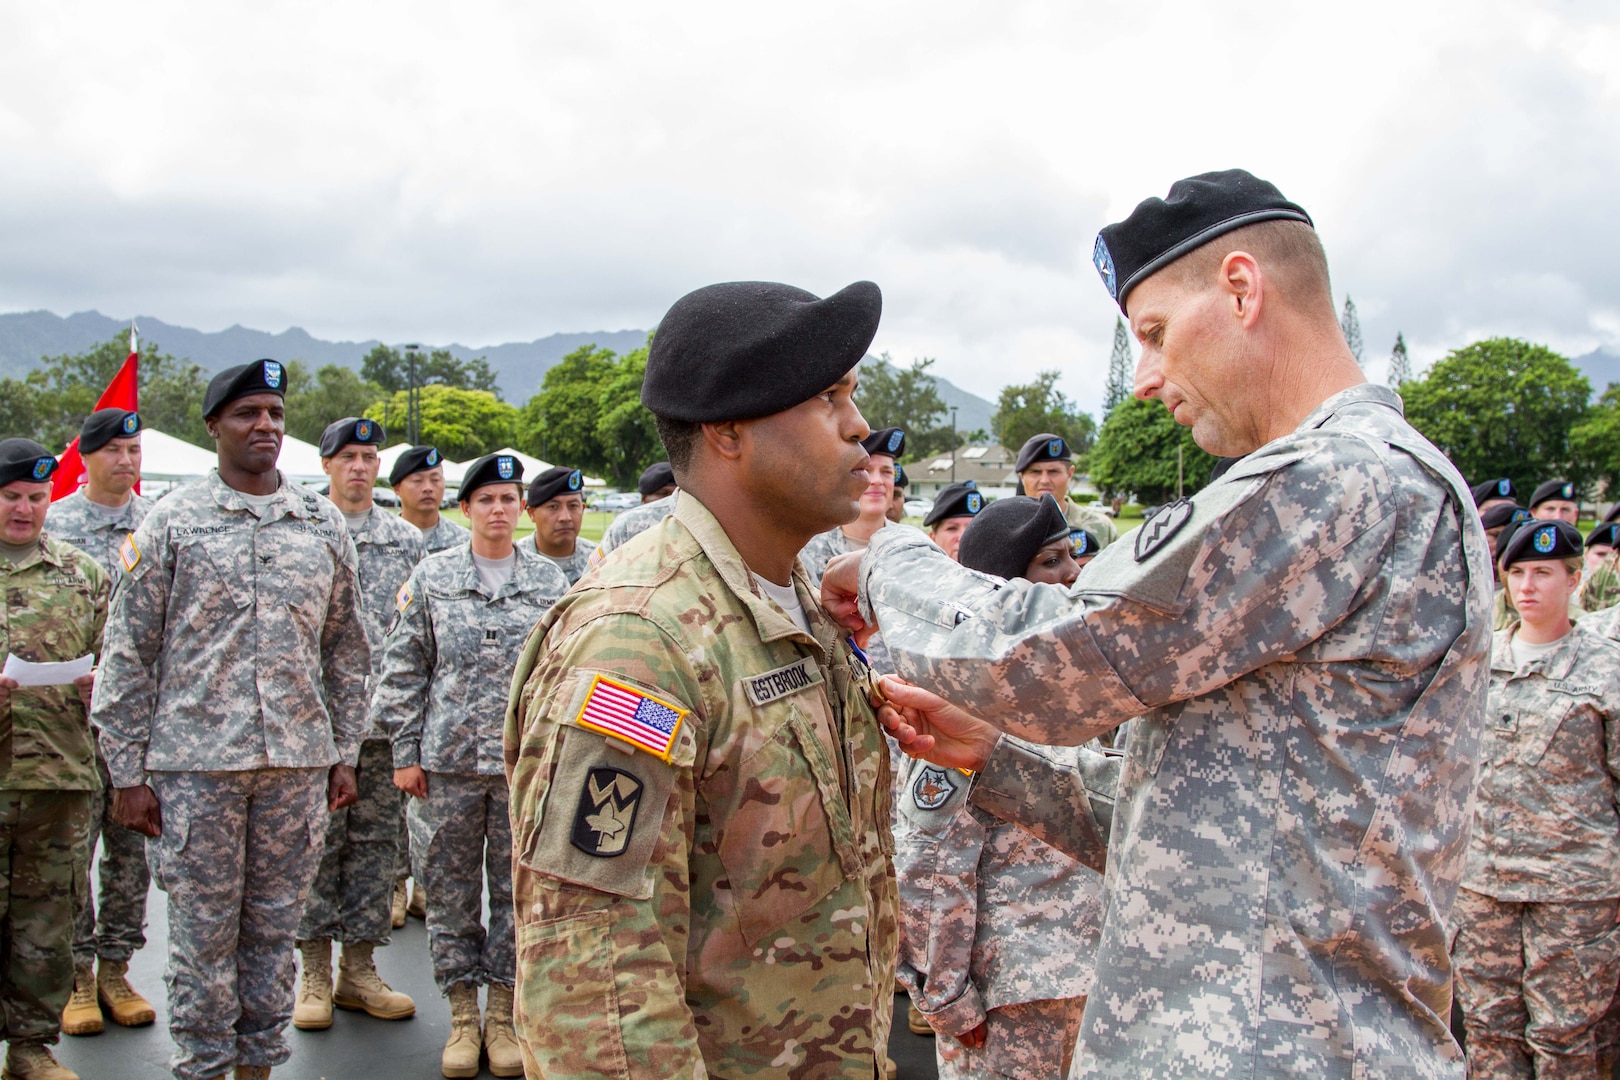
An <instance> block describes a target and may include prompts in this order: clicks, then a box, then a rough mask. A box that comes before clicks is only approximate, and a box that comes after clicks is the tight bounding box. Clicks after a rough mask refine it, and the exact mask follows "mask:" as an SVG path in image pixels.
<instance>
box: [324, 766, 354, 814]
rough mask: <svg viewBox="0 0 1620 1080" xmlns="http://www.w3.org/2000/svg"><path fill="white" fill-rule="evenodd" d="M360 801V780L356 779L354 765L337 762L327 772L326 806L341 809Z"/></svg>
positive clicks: (329, 808) (331, 808)
mask: <svg viewBox="0 0 1620 1080" xmlns="http://www.w3.org/2000/svg"><path fill="white" fill-rule="evenodd" d="M359 801H360V782H359V781H358V780H357V779H355V775H354V766H353V765H343V764H337V765H334V766H332V771H331V772H329V773H327V774H326V808H327V809H328V810H341V809H343V808H344V807H345V806H353V805H354V804H355V803H357V802H359Z"/></svg>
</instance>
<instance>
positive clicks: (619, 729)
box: [574, 674, 687, 762]
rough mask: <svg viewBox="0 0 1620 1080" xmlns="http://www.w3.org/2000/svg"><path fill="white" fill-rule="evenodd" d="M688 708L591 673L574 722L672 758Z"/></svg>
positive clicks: (650, 751)
mask: <svg viewBox="0 0 1620 1080" xmlns="http://www.w3.org/2000/svg"><path fill="white" fill-rule="evenodd" d="M686 713H687V710H686V709H683V708H681V707H680V706H679V705H676V704H674V703H673V702H670V701H667V700H665V699H663V698H660V697H656V696H655V695H653V694H650V693H648V692H647V691H645V690H641V689H638V688H637V687H634V686H631V685H630V684H629V683H626V682H620V681H619V680H618V679H613V678H609V677H608V676H606V675H601V674H596V675H593V676H591V684H590V688H589V689H588V690H587V691H586V692H585V700H584V702H583V703H582V704H581V705H580V707H579V712H578V714H577V715H575V717H574V723H575V724H577V725H578V726H580V727H582V728H586V729H588V730H590V731H596V732H600V733H601V734H603V735H606V736H607V737H608V738H610V739H617V740H619V741H620V742H623V743H627V744H629V745H630V746H632V747H634V748H635V749H637V750H642V751H645V752H646V753H649V754H651V755H652V756H653V757H656V758H658V759H659V760H661V761H666V762H667V761H669V760H670V759H671V755H672V753H673V751H674V748H675V738H676V736H677V735H678V734H680V730H681V723H682V721H684V720H685V719H686Z"/></svg>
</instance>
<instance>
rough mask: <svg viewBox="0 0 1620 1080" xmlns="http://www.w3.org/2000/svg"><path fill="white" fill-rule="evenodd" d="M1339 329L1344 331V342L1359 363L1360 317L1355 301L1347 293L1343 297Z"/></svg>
mask: <svg viewBox="0 0 1620 1080" xmlns="http://www.w3.org/2000/svg"><path fill="white" fill-rule="evenodd" d="M1339 329H1340V330H1343V331H1344V341H1345V344H1346V345H1349V346H1350V352H1351V354H1352V355H1353V356H1355V358H1356V363H1358V364H1359V363H1361V317H1360V316H1359V315H1357V314H1356V302H1355V301H1354V300H1352V299H1350V296H1349V294H1348V293H1346V294H1345V297H1344V314H1343V315H1341V316H1339Z"/></svg>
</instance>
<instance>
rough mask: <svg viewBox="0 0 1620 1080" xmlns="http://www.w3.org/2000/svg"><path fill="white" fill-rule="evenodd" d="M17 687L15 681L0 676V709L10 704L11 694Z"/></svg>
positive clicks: (17, 684)
mask: <svg viewBox="0 0 1620 1080" xmlns="http://www.w3.org/2000/svg"><path fill="white" fill-rule="evenodd" d="M19 685H20V684H19V683H18V682H17V680H16V679H8V678H6V677H5V676H4V675H0V709H3V708H5V707H6V706H8V705H10V704H11V692H12V691H13V690H15V689H17V687H18V686H19Z"/></svg>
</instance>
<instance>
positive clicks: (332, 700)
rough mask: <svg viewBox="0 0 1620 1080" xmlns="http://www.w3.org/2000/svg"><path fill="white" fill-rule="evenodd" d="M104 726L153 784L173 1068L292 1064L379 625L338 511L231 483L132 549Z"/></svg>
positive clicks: (103, 682)
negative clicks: (314, 900) (296, 1001)
mask: <svg viewBox="0 0 1620 1080" xmlns="http://www.w3.org/2000/svg"><path fill="white" fill-rule="evenodd" d="M120 558H121V559H122V560H123V563H124V567H125V569H126V571H127V573H126V575H125V577H124V580H123V581H122V582H121V583H120V585H119V588H118V593H117V595H116V596H115V597H114V598H113V604H112V614H111V616H110V619H109V626H110V629H109V631H108V634H107V648H106V652H105V659H104V660H103V662H102V668H101V674H100V677H99V678H98V679H97V680H96V697H95V708H94V717H95V720H96V723H97V724H98V726H99V727H100V729H101V751H102V754H103V755H104V756H105V757H106V759H107V769H108V771H109V773H110V774H111V775H112V782H113V784H114V785H115V786H116V787H135V786H137V785H139V784H150V785H151V787H152V789H153V790H154V791H155V792H156V793H157V796H158V800H159V802H160V803H161V806H162V813H163V835H162V836H161V837H159V838H157V839H154V840H150V841H148V843H147V861H148V863H149V865H150V866H151V868H152V876H153V880H154V881H156V882H157V884H158V887H159V888H161V889H163V890H164V891H166V892H167V893H168V894H169V964H168V967H167V969H166V970H165V972H164V980H165V982H166V983H167V984H168V990H169V1034H170V1037H171V1038H172V1039H173V1040H174V1044H175V1054H174V1058H173V1060H172V1067H173V1069H174V1073H175V1075H176V1076H177V1077H180V1078H181V1080H200V1078H203V1077H215V1076H218V1075H220V1074H221V1073H225V1072H229V1071H230V1069H231V1067H232V1065H233V1064H235V1063H241V1064H244V1065H279V1064H280V1063H282V1062H284V1061H286V1060H287V1056H288V1050H287V1044H286V1040H285V1038H284V1030H285V1028H286V1026H287V1022H288V1020H289V1019H291V1017H292V1008H293V973H294V964H293V940H294V933H295V931H296V930H297V928H298V919H299V915H300V913H301V912H302V911H303V907H304V900H305V898H306V896H307V894H308V892H309V885H310V882H311V880H312V879H313V878H314V876H315V868H316V866H317V864H318V863H319V861H320V858H321V854H322V852H323V851H324V850H325V847H326V827H327V818H328V815H327V813H326V785H327V773H328V770H329V769H330V767H331V766H332V765H334V764H336V763H338V762H340V761H341V762H343V763H345V764H349V765H353V764H354V763H355V761H356V758H357V756H358V755H359V752H360V740H361V736H362V734H363V733H364V725H365V719H366V717H365V684H366V673H367V672H368V671H369V670H370V666H371V657H370V650H369V649H368V648H367V645H366V632H365V622H366V620H365V615H364V611H363V608H362V606H361V602H360V590H359V579H358V576H357V569H356V556H355V548H354V541H353V540H351V539H350V538H349V534H348V530H347V529H346V528H345V526H344V522H343V517H342V515H341V514H339V513H338V511H337V508H336V507H335V506H333V505H332V504H331V503H330V502H328V501H327V500H325V499H324V498H322V497H321V496H319V495H316V494H315V493H314V492H312V491H309V490H307V489H305V488H303V487H301V486H299V485H298V484H295V483H293V482H291V481H289V480H287V479H286V478H285V477H283V478H282V480H281V486H280V487H279V488H278V489H277V491H276V493H275V497H274V499H273V500H272V501H271V502H270V504H269V505H268V506H267V507H265V508H264V509H263V510H261V511H255V510H253V509H252V508H250V506H249V504H248V503H247V501H246V500H245V499H244V498H243V497H242V495H241V493H240V492H238V491H235V490H234V489H232V488H230V487H229V486H228V485H226V484H225V482H224V481H222V480H221V479H220V477H219V473H218V472H217V471H215V472H212V473H210V474H209V475H208V476H206V477H204V478H203V479H201V480H198V481H196V482H194V483H192V484H189V485H187V486H186V487H183V488H181V489H179V490H178V491H175V492H173V493H172V494H170V495H167V496H165V497H164V498H163V499H162V500H161V501H160V502H159V503H158V504H157V505H156V506H154V507H153V508H152V511H151V513H149V514H148V515H147V517H146V520H145V522H143V523H142V525H141V528H140V529H139V530H138V531H137V532H136V533H135V535H134V537H132V538H131V540H130V541H129V543H128V544H127V545H126V547H125V549H124V551H123V553H122V554H121V556H120Z"/></svg>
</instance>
